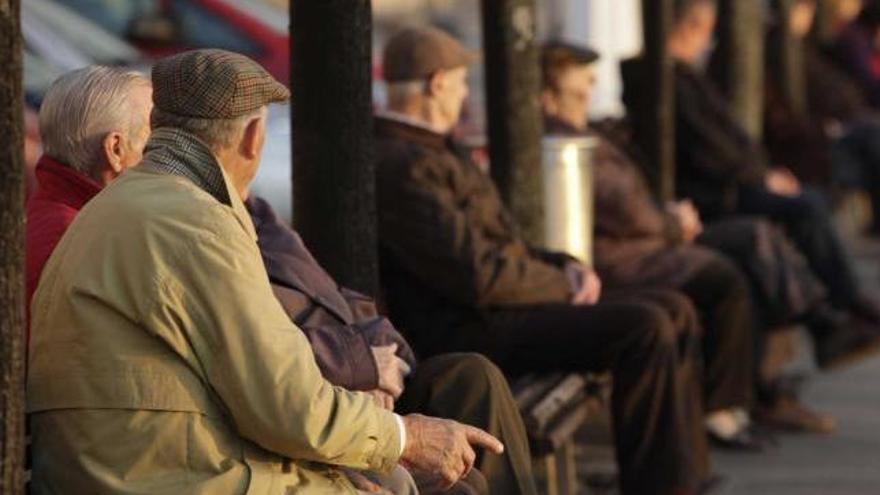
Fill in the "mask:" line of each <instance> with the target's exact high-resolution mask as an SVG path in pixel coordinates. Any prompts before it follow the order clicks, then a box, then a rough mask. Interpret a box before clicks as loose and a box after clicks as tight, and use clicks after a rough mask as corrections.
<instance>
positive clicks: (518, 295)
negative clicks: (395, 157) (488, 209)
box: [379, 157, 571, 307]
mask: <svg viewBox="0 0 880 495" xmlns="http://www.w3.org/2000/svg"><path fill="white" fill-rule="evenodd" d="M432 158H433V157H429V159H432ZM443 159H449V160H452V158H451V157H449V158H443ZM409 165H412V166H407V167H401V168H400V169H391V170H381V168H384V164H383V167H380V174H379V225H380V227H379V232H380V242H381V243H382V246H383V248H384V249H386V251H387V252H388V253H389V254H390V255H391V256H393V257H394V258H395V260H396V262H397V263H400V265H401V266H402V267H403V268H404V269H406V270H407V271H408V272H410V273H411V274H413V275H414V276H415V277H417V278H419V279H420V280H421V281H422V282H423V283H424V284H426V285H427V286H428V287H432V288H433V289H434V290H436V291H438V292H439V293H441V294H443V295H444V296H445V297H447V298H449V299H451V300H453V301H457V302H459V303H461V304H466V305H471V306H477V307H487V306H506V305H522V304H542V303H562V302H567V301H568V300H569V299H570V297H571V288H570V286H569V283H568V280H567V278H566V277H565V273H564V272H563V271H562V270H560V269H559V268H557V267H555V266H553V265H551V264H549V263H546V262H544V261H543V260H541V259H540V258H538V257H535V256H533V255H532V254H531V252H530V251H529V249H528V248H527V247H526V246H525V244H524V243H523V242H522V241H521V240H519V239H517V238H516V237H515V234H512V233H499V234H497V235H495V234H490V233H488V232H486V231H485V229H484V228H483V226H481V225H478V224H475V222H473V221H472V220H471V219H470V218H469V216H468V211H467V209H468V208H474V207H479V205H474V204H472V203H473V202H475V201H487V200H489V201H491V200H493V198H486V197H480V196H474V197H468V198H466V199H459V198H456V195H455V192H454V191H455V190H456V188H457V187H460V186H459V185H458V184H456V181H457V180H461V178H460V177H459V178H456V177H454V176H452V177H450V176H449V175H447V171H446V170H440V169H442V168H443V167H436V166H434V165H433V164H429V163H424V162H423V163H418V162H416V163H411V164H409ZM446 168H447V169H448V168H451V167H446ZM476 173H479V172H476Z"/></svg>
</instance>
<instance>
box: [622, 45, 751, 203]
mask: <svg viewBox="0 0 880 495" xmlns="http://www.w3.org/2000/svg"><path fill="white" fill-rule="evenodd" d="M643 70H644V65H643V64H642V61H641V60H638V59H637V60H629V61H627V62H624V64H623V76H624V101H625V103H626V105H627V108H628V109H629V111H630V113H631V115H633V118H639V115H638V111H639V108H640V106H639V105H640V98H641V97H643V96H644V95H645V94H648V93H647V92H646V91H645V89H644V85H645V84H648V82H649V81H650V78H645V77H643ZM675 98H676V105H675V125H676V127H675V136H676V140H675V145H676V164H677V168H676V187H677V195H678V196H679V197H687V198H691V199H692V200H693V201H694V202H695V203H696V204H697V206H698V208H699V210H700V213H701V214H702V215H703V216H704V217H706V218H707V219H712V218H715V217H717V216H720V215H723V214H727V213H731V212H733V211H735V209H736V206H737V204H736V202H737V195H738V194H737V193H738V189H739V187H740V186H743V185H760V184H761V183H762V182H763V179H764V176H765V174H766V172H767V167H768V161H767V157H766V152H765V151H764V150H763V149H762V148H761V146H760V144H759V143H757V142H755V141H754V140H753V139H752V138H750V137H749V136H748V134H746V132H745V130H744V129H743V128H742V127H741V126H740V125H739V124H738V123H737V122H736V120H735V119H734V117H733V115H732V113H731V111H730V109H729V108H728V104H727V101H726V100H725V98H724V96H723V95H722V94H721V93H720V91H719V90H718V88H716V87H715V85H714V84H713V83H712V82H711V81H710V80H709V79H708V78H707V77H706V76H704V75H703V74H700V73H698V72H697V71H695V70H694V69H692V68H690V67H688V66H686V65H684V64H682V63H676V64H675Z"/></svg>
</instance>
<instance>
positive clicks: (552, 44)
mask: <svg viewBox="0 0 880 495" xmlns="http://www.w3.org/2000/svg"><path fill="white" fill-rule="evenodd" d="M541 58H542V62H543V63H546V62H549V61H550V60H553V59H560V60H565V61H566V62H570V63H575V64H578V65H588V64H592V63H593V62H595V61H596V60H599V53H598V52H597V51H596V50H593V49H592V48H590V47H587V46H581V45H575V44H573V43H568V42H565V41H561V40H551V41H548V42H546V43H544V46H543V47H541Z"/></svg>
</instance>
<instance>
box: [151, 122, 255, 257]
mask: <svg viewBox="0 0 880 495" xmlns="http://www.w3.org/2000/svg"><path fill="white" fill-rule="evenodd" d="M141 166H142V167H145V168H148V169H151V170H154V171H157V172H160V173H165V174H170V175H176V176H179V177H184V178H186V179H188V180H190V181H191V182H192V183H193V184H195V185H196V186H197V187H198V188H199V189H201V190H203V191H205V192H206V193H208V194H210V195H211V196H212V197H213V198H214V199H216V200H217V201H219V202H220V203H222V204H224V205H226V206H228V207H230V208H232V213H233V215H234V216H235V218H236V220H238V223H239V224H241V226H242V228H244V229H245V231H247V233H248V235H249V236H250V237H251V238H252V239H254V240H256V239H257V234H256V232H255V231H254V225H253V222H251V218H250V215H249V214H248V212H247V210H246V209H245V207H244V204H243V203H242V201H241V198H239V195H238V192H237V191H236V190H235V187H233V185H232V182H231V181H230V179H229V176H228V175H227V174H226V171H225V170H223V167H221V166H220V162H218V161H217V158H216V157H215V156H214V153H213V152H212V151H211V149H210V148H209V147H208V145H206V144H205V143H204V142H203V141H202V140H200V139H199V138H198V137H196V136H194V135H192V134H190V133H188V132H186V131H184V130H182V129H172V128H167V127H162V128H159V129H155V130H154V131H153V133H152V134H151V135H150V140H149V141H148V142H147V145H146V148H145V149H144V160H143V162H142V165H141Z"/></svg>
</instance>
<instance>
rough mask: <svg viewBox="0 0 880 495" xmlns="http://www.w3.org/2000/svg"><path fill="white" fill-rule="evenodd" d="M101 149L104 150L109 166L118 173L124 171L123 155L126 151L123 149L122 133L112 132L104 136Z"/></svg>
mask: <svg viewBox="0 0 880 495" xmlns="http://www.w3.org/2000/svg"><path fill="white" fill-rule="evenodd" d="M101 150H102V151H103V154H104V160H105V161H106V162H107V166H108V167H110V169H112V170H113V172H115V173H116V174H120V173H122V155H123V154H124V153H125V151H124V150H123V142H122V134H121V133H119V132H111V133H108V134H107V135H106V136H104V139H103V141H102V142H101Z"/></svg>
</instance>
